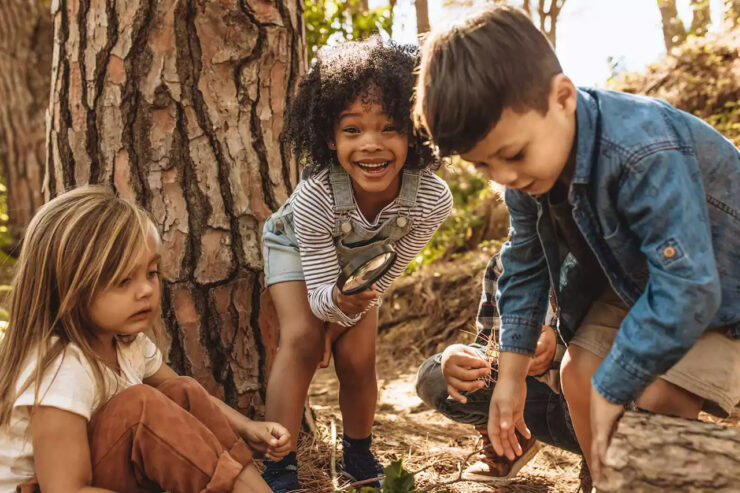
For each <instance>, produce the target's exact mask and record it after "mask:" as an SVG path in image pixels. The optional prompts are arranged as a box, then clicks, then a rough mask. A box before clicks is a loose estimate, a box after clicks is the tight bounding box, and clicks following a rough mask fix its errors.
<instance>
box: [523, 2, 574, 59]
mask: <svg viewBox="0 0 740 493" xmlns="http://www.w3.org/2000/svg"><path fill="white" fill-rule="evenodd" d="M563 5H565V0H548V1H547V2H546V1H545V0H539V1H538V2H537V16H538V18H539V24H540V31H542V32H543V33H544V34H545V36H546V37H547V39H548V40H549V41H550V44H552V47H553V48H555V45H556V40H557V26H558V16H559V15H560V12H561V11H562V10H563ZM525 7H526V9H525V11H526V12H529V3H528V2H527V4H526V6H525ZM530 15H531V14H530Z"/></svg>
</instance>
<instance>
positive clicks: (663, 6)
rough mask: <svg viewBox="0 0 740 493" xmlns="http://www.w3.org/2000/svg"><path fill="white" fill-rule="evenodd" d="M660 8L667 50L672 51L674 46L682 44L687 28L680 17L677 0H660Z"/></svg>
mask: <svg viewBox="0 0 740 493" xmlns="http://www.w3.org/2000/svg"><path fill="white" fill-rule="evenodd" d="M658 8H659V9H660V19H661V23H662V25H663V42H664V43H665V50H666V52H668V53H670V52H671V50H672V49H673V47H674V46H678V45H680V44H681V43H683V42H684V40H685V39H686V28H685V27H684V26H683V23H682V22H681V19H679V18H678V11H677V10H676V0H658Z"/></svg>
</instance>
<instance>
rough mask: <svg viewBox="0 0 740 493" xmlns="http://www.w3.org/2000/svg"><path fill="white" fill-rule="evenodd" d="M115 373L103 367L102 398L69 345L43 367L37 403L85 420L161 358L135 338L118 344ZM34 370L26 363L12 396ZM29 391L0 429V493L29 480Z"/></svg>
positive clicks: (31, 467)
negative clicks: (45, 367)
mask: <svg viewBox="0 0 740 493" xmlns="http://www.w3.org/2000/svg"><path fill="white" fill-rule="evenodd" d="M117 347H118V364H119V366H120V368H121V371H120V374H116V373H115V372H114V371H112V370H110V369H108V368H105V370H104V372H105V378H106V379H107V380H108V381H107V382H106V383H107V388H108V394H110V395H107V396H106V395H102V394H101V393H100V392H99V390H98V388H97V385H96V384H95V373H94V371H93V369H92V367H91V366H90V364H89V363H88V361H87V358H85V356H84V355H83V353H82V351H81V350H80V348H79V347H78V346H77V345H75V344H69V345H68V346H67V347H66V349H65V350H64V352H63V353H62V354H61V355H59V357H58V358H57V359H56V360H55V361H54V363H52V364H51V365H50V366H49V369H48V370H47V371H46V373H45V374H44V377H43V379H42V382H41V385H40V387H39V388H40V392H39V404H40V405H43V406H50V407H56V408H59V409H63V410H65V411H69V412H72V413H75V414H79V415H80V416H82V417H84V418H85V419H86V420H88V421H90V418H91V417H92V415H93V414H94V413H95V410H96V409H98V407H100V406H101V405H103V404H105V403H106V402H108V400H109V399H110V398H111V397H113V395H115V394H116V393H118V392H120V391H122V390H124V389H126V388H128V387H131V386H132V385H137V384H140V383H142V381H143V380H144V379H145V378H148V377H150V376H152V375H153V374H154V373H156V372H157V370H159V368H160V367H161V366H162V353H161V352H160V351H159V349H157V347H156V346H155V345H154V343H153V342H152V341H151V339H149V338H148V337H147V336H146V335H145V334H143V333H140V334H138V335H137V336H136V338H135V339H134V340H133V341H132V342H131V343H130V344H123V343H119V344H118V346H117ZM35 369H36V355H35V354H34V355H32V356H31V357H30V358H29V361H28V363H27V364H26V366H25V367H24V369H23V371H22V372H21V375H20V378H19V379H18V382H17V384H16V390H15V391H16V393H17V392H18V391H19V390H20V388H21V387H22V385H23V384H24V383H25V382H26V380H27V379H28V377H29V376H30V375H31V374H32V373H33V371H35ZM34 394H35V386H33V385H31V386H29V387H28V388H27V389H26V390H25V391H24V392H23V393H22V394H21V395H19V396H18V398H17V399H16V400H15V404H14V406H13V411H12V413H11V416H10V424H9V426H8V427H7V428H4V429H0V493H6V492H7V493H12V492H15V488H16V486H17V485H18V484H19V483H22V482H24V481H26V480H28V479H30V478H32V477H33V476H34V475H35V469H34V462H33V444H32V443H31V433H30V430H29V424H30V420H29V418H30V411H31V407H30V406H33V404H34Z"/></svg>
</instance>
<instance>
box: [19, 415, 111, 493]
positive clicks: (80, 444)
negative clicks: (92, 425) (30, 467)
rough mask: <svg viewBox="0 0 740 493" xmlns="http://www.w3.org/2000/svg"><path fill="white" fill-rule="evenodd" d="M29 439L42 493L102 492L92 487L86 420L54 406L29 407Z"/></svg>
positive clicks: (103, 490) (102, 490) (100, 489)
mask: <svg viewBox="0 0 740 493" xmlns="http://www.w3.org/2000/svg"><path fill="white" fill-rule="evenodd" d="M31 440H32V443H33V460H34V463H35V469H36V477H37V478H38V481H39V486H40V487H41V491H43V492H44V493H73V492H74V493H103V492H109V491H110V490H105V489H102V488H93V487H91V486H90V483H91V482H92V465H91V464H90V447H89V445H88V439H87V420H86V419H85V418H84V417H82V416H80V415H78V414H74V413H72V412H69V411H63V410H62V409H58V408H55V407H49V406H38V407H36V408H32V411H31Z"/></svg>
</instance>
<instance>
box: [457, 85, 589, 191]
mask: <svg viewBox="0 0 740 493" xmlns="http://www.w3.org/2000/svg"><path fill="white" fill-rule="evenodd" d="M576 103H577V92H576V88H575V86H574V85H573V83H572V82H571V81H570V80H569V79H568V78H567V77H566V76H564V75H562V74H560V75H558V76H556V77H555V78H554V79H553V83H552V89H551V91H550V95H549V97H548V111H547V113H546V114H545V115H542V114H541V113H539V112H537V111H534V110H529V111H526V112H524V113H517V112H515V111H513V110H512V109H510V108H506V109H504V110H503V112H502V114H501V118H500V119H499V121H498V122H497V123H496V125H494V127H493V128H492V129H491V130H490V131H489V132H488V134H487V135H486V136H485V137H484V138H483V140H481V141H479V142H478V143H477V144H476V145H475V146H474V147H473V148H472V149H471V150H470V151H468V152H465V153H463V154H461V157H462V158H463V159H465V160H466V161H470V162H472V163H475V166H476V168H478V169H480V170H481V171H483V173H484V174H485V175H486V176H487V177H488V178H489V179H490V180H493V181H495V182H497V183H500V184H501V185H505V186H506V187H508V188H510V189H516V190H521V191H522V192H525V193H529V194H531V195H541V194H544V193H547V192H548V191H550V189H551V188H552V187H553V185H555V182H556V181H557V180H558V177H559V176H560V174H561V173H562V171H563V169H564V168H565V165H566V164H567V162H568V159H569V157H570V154H571V148H572V147H573V143H574V141H575V132H576V117H575V111H576Z"/></svg>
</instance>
